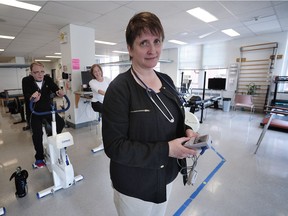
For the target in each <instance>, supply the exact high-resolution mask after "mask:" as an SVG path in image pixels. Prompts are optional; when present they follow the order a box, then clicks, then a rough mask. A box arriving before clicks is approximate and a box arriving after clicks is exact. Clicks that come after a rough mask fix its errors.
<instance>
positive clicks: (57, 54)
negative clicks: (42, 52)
mask: <svg viewBox="0 0 288 216" xmlns="http://www.w3.org/2000/svg"><path fill="white" fill-rule="evenodd" d="M54 55H62V53H57V52H56V53H54Z"/></svg>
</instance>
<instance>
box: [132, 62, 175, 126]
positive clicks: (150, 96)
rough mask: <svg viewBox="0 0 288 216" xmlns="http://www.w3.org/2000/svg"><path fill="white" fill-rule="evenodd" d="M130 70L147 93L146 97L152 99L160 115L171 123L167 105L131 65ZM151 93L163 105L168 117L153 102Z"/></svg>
mask: <svg viewBox="0 0 288 216" xmlns="http://www.w3.org/2000/svg"><path fill="white" fill-rule="evenodd" d="M131 71H132V73H133V74H134V76H135V77H136V78H137V79H138V80H139V81H140V82H141V84H142V85H143V86H144V87H145V89H146V93H147V95H148V97H149V98H150V100H151V101H152V103H153V104H154V105H155V106H156V107H157V108H158V110H159V111H160V112H161V113H162V115H163V116H164V117H165V118H166V119H167V120H168V121H169V122H170V123H173V122H174V121H175V119H174V117H173V115H172V114H171V112H170V110H169V109H168V107H167V106H166V105H165V104H164V102H163V101H162V100H161V98H160V97H159V96H158V94H157V93H156V92H155V91H154V90H153V89H151V88H149V87H148V86H147V85H146V84H145V83H144V82H143V81H142V80H141V79H140V77H139V76H138V75H137V74H136V72H135V71H134V69H133V67H131ZM152 93H154V94H155V96H156V98H157V99H158V100H159V101H160V103H161V104H162V105H163V107H164V108H165V110H166V111H167V113H168V114H169V116H170V117H168V116H167V115H166V114H165V113H164V111H163V110H162V109H161V108H160V107H159V105H158V104H157V103H156V102H155V100H154V99H153V97H152Z"/></svg>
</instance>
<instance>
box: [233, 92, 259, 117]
mask: <svg viewBox="0 0 288 216" xmlns="http://www.w3.org/2000/svg"><path fill="white" fill-rule="evenodd" d="M237 108H249V109H250V119H251V114H252V113H254V112H255V106H254V103H253V98H252V95H244V94H236V95H235V98H234V110H235V111H236V109H237Z"/></svg>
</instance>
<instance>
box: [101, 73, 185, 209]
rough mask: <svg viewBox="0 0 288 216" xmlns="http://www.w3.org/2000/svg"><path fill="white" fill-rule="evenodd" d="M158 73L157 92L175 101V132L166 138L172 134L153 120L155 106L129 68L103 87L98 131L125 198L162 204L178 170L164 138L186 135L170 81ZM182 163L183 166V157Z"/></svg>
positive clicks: (117, 188) (111, 174) (120, 190)
mask: <svg viewBox="0 0 288 216" xmlns="http://www.w3.org/2000/svg"><path fill="white" fill-rule="evenodd" d="M156 74H157V75H158V77H159V78H160V80H161V81H162V88H161V92H162V93H163V94H165V95H166V96H167V97H169V98H170V99H171V100H172V101H175V103H176V104H177V108H176V109H178V110H179V113H178V119H179V121H180V122H178V123H177V125H178V127H177V129H176V130H177V132H176V133H177V136H175V137H169V138H168V136H170V134H167V133H166V131H165V129H164V128H163V125H161V124H159V121H157V118H159V116H158V114H157V113H159V112H157V108H156V107H155V105H153V104H152V102H151V100H150V99H149V97H148V95H147V94H146V90H145V89H143V88H142V87H141V86H140V85H139V84H138V83H137V82H136V81H135V80H134V78H133V76H132V74H131V71H130V70H128V71H127V72H125V73H122V74H119V75H118V76H117V77H116V78H115V79H114V80H113V81H112V82H111V83H110V85H109V87H108V89H107V91H106V94H105V97H104V102H103V121H102V135H103V143H104V149H105V153H106V154H107V156H108V157H109V158H110V159H111V161H110V177H111V180H112V184H113V187H114V188H115V189H116V190H117V191H119V192H120V193H123V194H125V195H128V196H132V197H136V198H139V199H142V200H145V201H150V202H154V203H162V202H165V201H166V185H167V184H169V183H170V182H172V181H173V180H174V179H175V178H176V177H177V175H178V173H179V170H180V166H179V165H178V163H177V159H175V158H171V157H169V156H168V154H169V145H168V141H170V140H172V139H174V138H177V137H182V136H185V129H186V126H185V124H184V109H183V107H182V104H181V102H180V100H179V98H178V96H177V94H176V91H175V89H174V90H173V89H172V88H174V84H173V81H172V79H171V78H170V77H169V76H168V75H166V74H163V73H159V72H157V73H156ZM168 83H169V84H168ZM182 162H184V163H183V165H185V164H186V163H185V162H186V161H185V160H182Z"/></svg>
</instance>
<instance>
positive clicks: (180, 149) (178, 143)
mask: <svg viewBox="0 0 288 216" xmlns="http://www.w3.org/2000/svg"><path fill="white" fill-rule="evenodd" d="M189 139H190V137H181V138H177V139H174V140H171V141H169V142H168V145H169V157H173V158H178V159H183V158H187V157H191V156H192V155H196V154H197V151H196V150H193V149H189V148H186V147H185V146H183V143H185V142H187V141H188V140H189Z"/></svg>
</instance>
